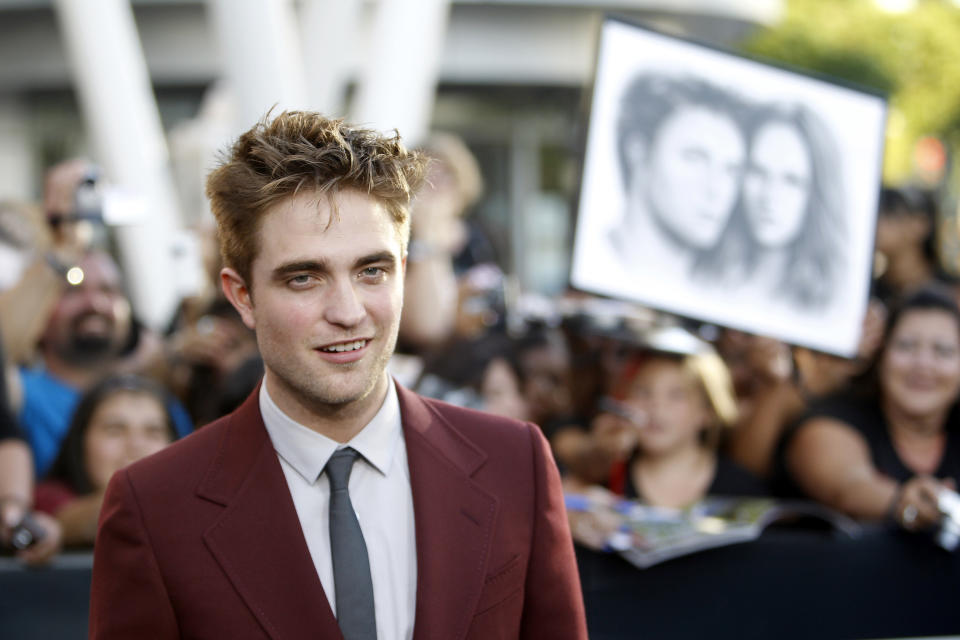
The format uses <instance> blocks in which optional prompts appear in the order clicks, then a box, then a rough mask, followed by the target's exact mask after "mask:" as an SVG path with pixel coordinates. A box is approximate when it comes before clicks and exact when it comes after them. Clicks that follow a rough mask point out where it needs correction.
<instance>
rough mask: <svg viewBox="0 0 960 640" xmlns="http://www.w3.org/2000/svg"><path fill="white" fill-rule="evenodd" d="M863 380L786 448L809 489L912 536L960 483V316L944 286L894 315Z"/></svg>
mask: <svg viewBox="0 0 960 640" xmlns="http://www.w3.org/2000/svg"><path fill="white" fill-rule="evenodd" d="M885 336H886V337H885V341H884V343H883V345H882V346H881V349H880V351H879V353H878V355H877V358H876V361H875V362H874V364H873V366H872V367H871V368H870V370H868V372H867V374H865V377H864V380H862V381H861V384H860V385H858V386H857V387H856V388H854V389H851V391H849V392H846V393H843V394H840V395H837V396H834V397H833V398H831V399H829V400H827V401H824V402H823V403H821V404H819V405H818V406H816V407H814V408H813V409H811V411H810V412H808V414H807V415H806V417H805V418H804V419H803V420H801V421H800V423H799V424H798V426H797V427H796V428H795V429H794V430H792V431H791V432H790V433H789V434H788V436H787V438H786V440H785V443H784V448H783V453H784V463H785V465H786V470H787V471H788V473H789V475H790V476H791V477H792V479H793V480H794V482H796V484H797V485H798V486H799V488H800V489H801V490H803V491H804V492H805V493H807V494H808V495H809V496H811V497H813V498H814V499H817V500H819V501H821V502H823V503H825V504H827V505H828V506H831V507H833V508H836V509H838V510H841V511H844V512H846V513H848V514H850V515H852V516H854V517H858V518H862V519H868V520H881V519H883V518H884V517H890V518H893V519H894V520H896V521H897V522H898V523H900V524H901V525H902V526H903V527H905V528H907V529H917V530H919V529H926V528H929V527H931V526H933V525H935V524H936V523H937V522H938V521H939V518H940V512H939V510H938V507H937V499H938V495H939V494H940V492H941V491H942V490H943V489H944V488H955V483H956V480H957V478H958V477H960V434H958V429H960V412H958V407H957V399H958V395H960V310H958V308H957V305H956V303H955V302H954V301H953V300H952V299H951V298H950V297H949V296H948V295H946V294H945V293H943V292H941V291H939V290H937V289H931V288H927V289H921V290H919V291H917V292H915V293H913V294H911V295H910V296H908V297H907V298H905V299H904V300H903V301H902V303H901V304H900V305H899V306H898V307H896V308H894V310H893V311H892V312H891V313H890V315H889V317H888V320H887V327H886V334H885Z"/></svg>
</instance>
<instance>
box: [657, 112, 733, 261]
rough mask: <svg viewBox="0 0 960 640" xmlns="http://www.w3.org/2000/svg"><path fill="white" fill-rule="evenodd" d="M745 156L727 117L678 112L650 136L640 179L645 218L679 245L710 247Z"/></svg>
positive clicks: (723, 222) (720, 229)
mask: <svg viewBox="0 0 960 640" xmlns="http://www.w3.org/2000/svg"><path fill="white" fill-rule="evenodd" d="M745 155H746V150H745V144H744V140H743V135H742V134H741V132H740V130H739V128H738V127H737V124H736V122H734V120H733V119H732V118H731V117H730V116H727V115H725V114H723V113H721V112H719V111H713V110H710V109H707V108H705V107H697V106H684V107H680V108H678V109H677V110H676V111H675V112H674V113H673V114H671V115H670V116H668V117H667V119H666V120H664V121H663V123H662V124H661V125H660V129H659V131H657V133H656V134H655V136H654V138H653V140H652V144H651V148H650V151H649V157H648V163H647V171H646V176H645V177H643V178H641V179H644V181H645V185H646V197H647V200H648V202H649V203H650V209H651V212H650V213H651V214H652V215H654V216H656V217H657V219H658V220H659V222H660V224H662V225H664V226H665V227H667V228H668V229H670V231H671V232H673V234H674V235H675V236H676V237H677V238H679V239H680V240H681V241H682V242H683V243H684V244H685V245H688V246H690V247H696V248H707V247H710V246H712V245H713V244H714V243H715V242H716V241H717V239H718V238H719V237H720V234H721V233H722V232H723V229H724V227H725V226H726V224H727V220H728V219H729V218H730V213H731V212H732V211H733V206H734V204H735V203H736V200H737V194H738V193H739V190H740V176H741V173H742V170H743V164H744V157H745Z"/></svg>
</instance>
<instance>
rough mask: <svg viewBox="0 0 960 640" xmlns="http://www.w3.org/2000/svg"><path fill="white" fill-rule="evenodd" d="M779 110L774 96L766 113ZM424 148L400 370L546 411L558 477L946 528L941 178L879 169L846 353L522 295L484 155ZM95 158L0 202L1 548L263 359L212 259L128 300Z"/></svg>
mask: <svg viewBox="0 0 960 640" xmlns="http://www.w3.org/2000/svg"><path fill="white" fill-rule="evenodd" d="M788 111H789V110H788ZM786 113H787V111H784V112H781V111H779V110H777V109H774V108H772V107H771V108H770V114H769V122H770V124H769V125H765V126H769V127H770V128H771V131H774V127H776V126H786V125H781V124H779V123H781V122H784V123H785V122H788V120H787V115H785V114H786ZM793 115H795V114H793ZM771 135H773V133H771ZM757 138H758V142H757V144H758V145H759V144H760V138H761V136H760V135H759V134H758V135H757ZM422 150H423V151H424V152H425V153H426V154H427V155H429V156H430V157H431V158H432V164H431V165H430V168H429V175H428V177H427V180H426V182H425V186H424V187H423V189H422V190H421V191H420V192H419V194H418V195H417V196H416V197H415V199H414V200H413V202H412V206H411V220H412V223H411V229H412V236H411V239H410V243H409V250H408V254H407V263H406V275H405V278H406V282H405V290H406V296H405V299H404V307H403V309H404V310H403V316H402V318H403V320H402V322H401V325H400V329H399V331H400V335H399V342H398V352H397V353H396V354H395V355H394V357H393V359H392V361H391V363H390V371H391V372H392V374H393V375H394V376H395V377H396V378H397V379H398V380H399V381H400V382H401V383H403V384H404V385H406V386H408V387H409V388H411V389H413V390H415V391H418V392H420V393H421V394H423V395H427V396H432V397H435V398H439V399H441V400H446V401H449V402H451V403H454V404H458V405H461V406H466V407H470V408H476V409H482V410H486V411H488V412H492V413H496V414H500V415H504V416H509V417H512V418H517V419H520V420H525V421H530V422H532V423H534V424H536V425H537V426H539V427H540V429H542V431H543V433H544V434H545V435H546V436H547V438H548V439H549V442H550V444H551V446H552V449H553V454H554V457H555V459H556V461H557V463H558V465H559V466H560V469H561V471H562V472H563V475H564V481H565V483H566V486H567V488H568V489H569V490H570V491H576V490H581V489H583V488H584V487H596V486H599V487H603V488H604V489H605V490H607V491H610V492H612V493H614V494H618V495H622V496H625V497H629V498H632V499H635V500H640V501H642V502H643V503H646V504H650V505H656V506H666V507H685V506H688V505H691V504H693V503H695V502H696V501H698V500H699V499H701V498H703V497H705V496H708V495H751V496H760V495H762V496H790V497H796V496H802V497H805V498H808V499H811V500H815V501H818V502H821V503H823V504H825V505H827V506H829V507H831V508H833V509H836V510H838V511H841V512H844V513H846V514H848V515H850V516H853V517H856V518H859V519H863V520H870V521H887V522H889V523H892V524H895V525H896V526H899V527H902V528H903V529H906V530H910V531H916V532H929V531H931V530H934V529H935V528H936V527H937V526H938V524H939V521H940V518H941V517H942V514H941V512H940V510H939V508H938V496H939V494H940V493H941V492H942V491H947V490H955V489H956V482H957V479H958V477H960V441H958V438H960V435H958V430H960V422H958V421H960V310H958V306H957V305H958V295H960V292H958V289H957V287H956V284H955V282H954V280H953V278H952V277H951V276H950V275H949V274H947V273H946V272H945V271H944V269H943V268H942V265H941V264H940V262H939V261H938V259H937V255H936V252H935V250H934V249H933V244H932V240H931V239H932V237H933V234H934V230H935V219H934V214H933V211H932V206H933V200H932V199H931V198H926V199H923V198H919V197H918V196H917V194H916V193H915V192H913V191H911V190H909V189H885V190H884V192H883V196H882V198H881V209H880V214H879V217H878V229H877V238H876V248H877V253H878V260H877V271H876V273H875V274H874V287H873V291H872V293H871V303H870V305H869V306H868V310H867V314H866V315H865V317H864V318H863V332H862V339H861V344H860V347H859V350H858V353H857V356H856V357H855V358H852V359H844V358H840V357H837V356H832V355H829V354H825V353H820V352H817V351H813V350H811V349H807V348H802V347H797V346H791V345H788V344H784V343H782V342H779V341H777V340H776V339H773V338H770V337H764V336H755V335H749V334H745V333H743V332H740V331H736V330H733V329H728V328H723V327H715V326H711V325H707V324H703V323H698V322H694V321H692V320H689V319H684V318H679V317H675V316H669V315H667V314H662V313H656V312H653V311H651V310H649V309H646V310H645V309H642V308H639V307H635V306H633V305H620V306H615V307H614V306H611V305H608V304H607V302H608V301H605V300H602V299H598V298H594V297H591V296H588V295H586V294H583V293H579V292H574V291H571V292H570V293H568V294H566V295H564V296H562V297H559V298H557V299H554V300H552V301H550V305H549V306H548V307H547V309H548V312H540V313H537V314H531V313H524V312H523V311H522V310H521V308H520V305H518V304H516V300H515V299H511V297H510V296H509V295H506V294H505V285H504V282H505V276H504V270H503V267H502V265H501V264H499V263H498V261H497V259H496V257H495V252H494V251H493V250H492V248H491V244H490V243H489V242H488V241H486V240H485V238H484V235H483V233H482V230H481V227H480V226H478V224H477V221H476V220H474V219H472V218H471V217H470V215H469V213H470V211H471V207H472V206H473V205H475V204H476V202H477V201H478V199H479V198H480V197H481V195H482V192H483V185H482V178H481V173H480V171H479V168H478V166H477V164H476V161H475V159H474V158H473V157H472V155H471V154H470V152H469V150H468V149H467V147H466V146H465V145H464V144H463V142H462V141H461V140H459V139H457V138H456V137H453V136H449V135H436V136H434V137H432V138H431V139H430V140H428V141H427V142H426V143H425V144H424V145H423V148H422ZM629 151H630V149H629V148H625V150H624V152H625V153H629ZM95 175H96V172H95V168H94V167H93V166H92V165H90V163H88V162H85V161H69V162H66V163H63V164H60V165H57V166H55V167H53V168H51V170H50V171H49V177H48V179H47V181H46V183H45V190H46V191H45V194H44V201H43V206H42V207H41V206H32V205H23V204H14V203H6V204H4V205H3V206H2V208H0V260H2V264H4V269H3V273H2V274H0V276H2V277H3V281H2V282H0V287H2V291H0V335H2V340H0V346H2V349H3V352H4V353H3V361H4V363H5V366H4V368H3V372H4V379H3V380H2V383H0V508H2V513H0V515H2V518H3V520H2V528H0V533H2V537H3V541H4V542H5V543H7V546H10V545H11V544H12V543H13V542H15V541H16V540H17V535H18V534H22V533H23V532H24V531H26V533H27V535H28V538H29V537H32V538H33V544H21V545H20V546H22V547H23V548H22V549H20V550H18V551H16V552H15V553H16V554H17V555H19V556H20V557H21V558H23V559H24V560H25V561H27V562H30V563H42V562H44V561H46V560H48V559H49V558H50V557H51V556H53V555H54V554H56V553H57V552H58V551H59V550H61V549H63V548H75V547H90V546H92V545H93V543H94V541H95V538H96V532H97V522H98V517H99V512H100V508H101V504H102V502H103V497H104V490H105V488H106V486H107V483H108V481H109V479H110V476H111V475H112V474H113V473H114V472H115V471H116V470H118V469H120V468H121V467H124V466H125V465H128V464H129V463H131V462H133V461H136V460H138V459H140V458H142V457H145V456H148V455H150V454H152V453H154V452H157V451H159V450H160V449H162V448H164V447H165V446H166V445H168V444H169V443H171V442H173V441H174V440H176V439H178V438H182V437H184V436H186V435H188V434H189V433H191V432H193V431H195V430H197V429H202V428H203V427H204V425H206V424H208V423H210V422H212V421H214V420H216V419H217V418H220V417H221V416H224V415H226V414H228V413H230V412H231V411H233V410H234V409H235V408H236V407H238V406H239V405H240V403H241V402H242V401H243V400H244V399H245V398H246V397H247V396H248V395H249V394H251V393H252V392H253V391H254V390H256V389H257V388H258V384H259V382H260V379H261V377H262V375H263V371H264V364H263V361H262V359H261V357H260V354H259V352H258V349H257V341H256V338H255V336H254V333H253V332H252V331H251V330H250V329H249V328H248V326H247V325H245V324H244V322H243V321H242V319H241V318H240V316H239V315H238V314H237V312H236V311H235V309H234V307H233V306H231V304H230V303H229V302H228V301H227V300H226V299H225V298H224V296H223V293H222V291H221V290H220V282H219V281H220V275H219V272H220V264H219V262H218V261H217V260H216V259H211V260H210V264H209V265H208V269H207V271H208V276H209V283H208V287H207V289H206V290H205V291H204V292H203V294H202V295H200V296H198V297H196V298H191V299H185V300H184V301H183V303H182V305H181V308H180V310H179V312H178V314H177V316H176V318H175V319H174V320H173V321H172V322H171V325H170V326H169V327H168V328H167V329H166V331H155V330H153V329H150V328H148V327H146V326H144V325H143V324H141V323H140V322H138V320H137V318H136V314H135V313H134V311H133V309H132V308H131V303H130V299H129V297H128V295H127V294H126V292H125V286H126V283H125V281H124V278H123V274H122V273H121V270H120V268H119V267H118V264H117V261H116V260H115V257H114V255H113V254H112V252H111V249H112V246H111V244H110V235H109V231H108V230H106V229H104V228H102V221H101V220H99V219H98V218H97V216H96V215H95V212H94V213H93V214H91V212H90V211H89V210H82V207H81V204H84V205H85V203H83V202H82V197H81V195H80V192H81V190H82V189H83V188H84V186H85V185H88V184H89V181H90V180H91V179H95V178H91V176H95ZM745 189H747V190H748V191H749V180H748V181H747V183H746V184H745ZM758 206H759V205H758ZM210 240H212V238H210ZM211 253H212V254H215V253H216V252H215V251H212V252H211ZM78 273H79V274H81V275H80V277H78V276H77V274H78ZM610 308H615V311H614V312H613V313H612V314H611V312H610V311H609V309H610ZM624 310H626V312H624ZM28 542H29V540H28Z"/></svg>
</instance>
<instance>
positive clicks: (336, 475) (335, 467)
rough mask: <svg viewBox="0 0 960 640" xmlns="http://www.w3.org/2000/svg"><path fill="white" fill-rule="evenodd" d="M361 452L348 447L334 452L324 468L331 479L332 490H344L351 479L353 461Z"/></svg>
mask: <svg viewBox="0 0 960 640" xmlns="http://www.w3.org/2000/svg"><path fill="white" fill-rule="evenodd" d="M359 455H360V454H359V453H357V451H356V450H355V449H351V448H350V447H346V448H343V449H338V450H337V451H335V452H334V454H333V455H332V456H330V459H329V460H327V465H326V466H325V467H324V468H323V470H324V472H325V473H326V474H327V479H328V480H330V491H344V490H346V488H347V483H349V481H350V472H351V471H353V463H354V462H355V461H356V459H357V457H358V456H359Z"/></svg>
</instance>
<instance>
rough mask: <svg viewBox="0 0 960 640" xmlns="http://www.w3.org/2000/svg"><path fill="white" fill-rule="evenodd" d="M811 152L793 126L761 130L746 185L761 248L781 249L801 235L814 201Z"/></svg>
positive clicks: (748, 210)
mask: <svg viewBox="0 0 960 640" xmlns="http://www.w3.org/2000/svg"><path fill="white" fill-rule="evenodd" d="M811 162H812V160H811V157H810V150H809V148H808V147H807V145H806V143H805V142H804V140H803V137H802V136H801V135H800V131H799V130H798V129H797V128H796V127H795V126H793V125H792V124H787V123H784V122H770V123H767V124H765V125H761V127H760V128H759V129H758V130H757V132H756V134H755V135H754V138H753V144H752V146H751V148H750V160H749V164H748V167H747V173H746V176H745V178H744V183H743V195H744V204H745V210H746V216H747V221H748V223H749V225H750V229H751V231H752V233H753V236H754V238H755V239H756V241H757V242H758V243H759V244H760V245H761V246H766V247H781V246H784V245H786V244H788V243H790V242H791V241H792V240H793V239H794V238H796V236H797V233H799V231H800V228H801V226H802V225H803V220H804V218H805V216H806V211H807V205H808V203H809V201H810V184H811V180H812V172H813V168H812V164H811Z"/></svg>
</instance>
